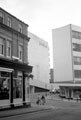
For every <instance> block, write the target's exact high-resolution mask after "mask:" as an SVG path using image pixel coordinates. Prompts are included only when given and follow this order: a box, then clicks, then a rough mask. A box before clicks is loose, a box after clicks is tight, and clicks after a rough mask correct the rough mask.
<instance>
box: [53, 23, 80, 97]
mask: <svg viewBox="0 0 81 120" xmlns="http://www.w3.org/2000/svg"><path fill="white" fill-rule="evenodd" d="M80 36H81V27H79V26H75V25H71V24H70V25H67V26H64V27H61V28H57V29H53V30H52V37H53V63H54V82H55V83H56V84H58V86H60V89H61V94H62V95H64V96H65V97H70V98H73V97H78V98H79V97H80V94H81V89H80V86H81V41H80V40H81V37H80Z"/></svg>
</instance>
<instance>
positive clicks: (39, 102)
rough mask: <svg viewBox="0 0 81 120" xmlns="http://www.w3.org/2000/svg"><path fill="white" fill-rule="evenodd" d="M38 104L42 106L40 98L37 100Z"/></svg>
mask: <svg viewBox="0 0 81 120" xmlns="http://www.w3.org/2000/svg"><path fill="white" fill-rule="evenodd" d="M36 104H37V105H40V104H41V101H40V98H39V97H38V98H37V101H36Z"/></svg>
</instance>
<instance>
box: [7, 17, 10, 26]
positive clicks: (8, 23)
mask: <svg viewBox="0 0 81 120" xmlns="http://www.w3.org/2000/svg"><path fill="white" fill-rule="evenodd" d="M7 25H8V26H9V27H11V18H10V17H8V20H7Z"/></svg>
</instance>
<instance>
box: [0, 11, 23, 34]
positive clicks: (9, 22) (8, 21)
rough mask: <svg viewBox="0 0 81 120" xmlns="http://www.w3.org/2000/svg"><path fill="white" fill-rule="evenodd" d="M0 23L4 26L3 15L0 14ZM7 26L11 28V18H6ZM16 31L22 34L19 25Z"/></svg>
mask: <svg viewBox="0 0 81 120" xmlns="http://www.w3.org/2000/svg"><path fill="white" fill-rule="evenodd" d="M0 22H1V23H3V24H4V14H3V13H2V12H0ZM7 26H9V27H12V19H11V17H8V18H7ZM18 31H19V32H20V33H22V25H21V24H20V23H19V26H18Z"/></svg>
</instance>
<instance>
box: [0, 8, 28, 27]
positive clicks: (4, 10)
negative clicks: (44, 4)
mask: <svg viewBox="0 0 81 120" xmlns="http://www.w3.org/2000/svg"><path fill="white" fill-rule="evenodd" d="M0 9H1V10H2V11H4V12H6V13H7V14H9V15H10V16H12V17H14V18H15V19H17V20H18V21H20V22H22V23H24V22H23V21H22V20H20V19H18V18H17V17H15V16H14V15H12V14H10V13H9V12H7V11H6V10H4V9H3V8H1V7H0ZM24 24H25V25H27V27H28V26H29V25H28V24H26V23H24Z"/></svg>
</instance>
